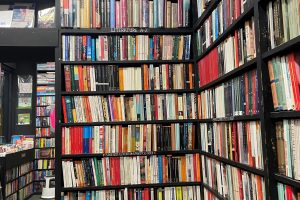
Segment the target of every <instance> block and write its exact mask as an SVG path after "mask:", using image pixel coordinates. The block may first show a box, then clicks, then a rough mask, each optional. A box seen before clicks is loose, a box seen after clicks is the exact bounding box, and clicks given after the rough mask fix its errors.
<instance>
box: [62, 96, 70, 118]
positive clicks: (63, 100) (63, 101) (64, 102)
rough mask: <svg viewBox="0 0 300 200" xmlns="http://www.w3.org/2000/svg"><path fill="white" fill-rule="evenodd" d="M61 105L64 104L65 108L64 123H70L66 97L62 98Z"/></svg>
mask: <svg viewBox="0 0 300 200" xmlns="http://www.w3.org/2000/svg"><path fill="white" fill-rule="evenodd" d="M61 103H62V107H63V114H64V122H65V123H68V117H67V108H66V101H65V97H64V96H62V97H61Z"/></svg>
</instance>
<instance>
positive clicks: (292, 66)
mask: <svg viewBox="0 0 300 200" xmlns="http://www.w3.org/2000/svg"><path fill="white" fill-rule="evenodd" d="M298 60H299V59H298ZM288 61H289V71H290V76H291V82H292V89H293V94H294V100H295V110H300V91H299V83H300V82H299V81H300V79H299V78H300V76H299V75H300V73H299V72H300V67H299V64H300V62H296V59H295V54H294V53H291V54H289V55H288Z"/></svg>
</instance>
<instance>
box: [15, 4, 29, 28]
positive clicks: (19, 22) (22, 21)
mask: <svg viewBox="0 0 300 200" xmlns="http://www.w3.org/2000/svg"><path fill="white" fill-rule="evenodd" d="M11 27H14V28H33V27H34V10H29V9H22V8H17V9H14V10H13V17H12V23H11Z"/></svg>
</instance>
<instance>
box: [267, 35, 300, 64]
mask: <svg viewBox="0 0 300 200" xmlns="http://www.w3.org/2000/svg"><path fill="white" fill-rule="evenodd" d="M299 45H300V36H297V37H295V38H294V39H291V40H290V41H288V42H285V43H283V44H281V45H279V46H278V47H275V48H274V49H272V50H270V51H267V52H265V53H263V54H262V59H270V58H272V57H274V56H277V55H280V54H282V53H286V52H290V51H292V50H293V49H295V48H297V47H299Z"/></svg>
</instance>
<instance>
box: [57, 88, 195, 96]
mask: <svg viewBox="0 0 300 200" xmlns="http://www.w3.org/2000/svg"><path fill="white" fill-rule="evenodd" d="M196 92H197V90H196V89H180V90H173V89H170V90H131V91H87V92H61V95H62V96H77V95H78V96H87V95H88V96H90V95H123V94H166V93H196Z"/></svg>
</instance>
